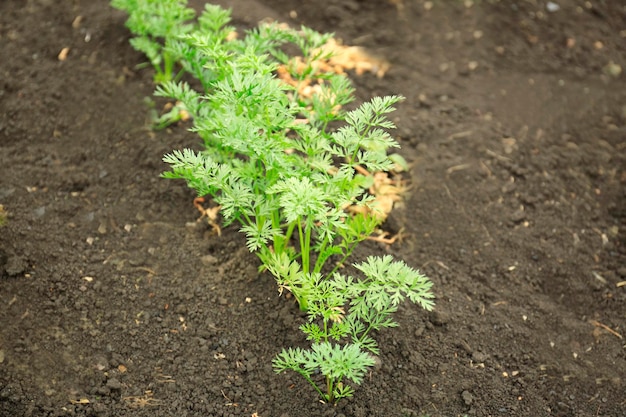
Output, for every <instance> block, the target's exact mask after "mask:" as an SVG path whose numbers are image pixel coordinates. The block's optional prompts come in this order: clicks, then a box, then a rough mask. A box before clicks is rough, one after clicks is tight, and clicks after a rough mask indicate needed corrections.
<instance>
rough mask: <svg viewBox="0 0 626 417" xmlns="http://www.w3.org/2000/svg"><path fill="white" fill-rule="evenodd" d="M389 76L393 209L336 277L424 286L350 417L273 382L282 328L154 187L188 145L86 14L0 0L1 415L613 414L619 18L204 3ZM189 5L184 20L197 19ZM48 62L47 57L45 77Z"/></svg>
mask: <svg viewBox="0 0 626 417" xmlns="http://www.w3.org/2000/svg"><path fill="white" fill-rule="evenodd" d="M221 4H222V5H223V6H231V7H232V8H233V16H234V22H235V24H236V25H237V26H238V27H240V28H249V27H252V26H255V25H256V23H257V22H258V21H260V20H262V19H265V18H271V19H276V20H280V21H284V22H288V23H290V24H292V25H299V24H306V25H308V26H311V27H313V28H315V29H317V30H320V31H333V32H335V33H336V35H337V37H338V38H341V39H342V40H343V41H344V42H345V43H346V44H350V45H359V46H362V47H365V48H367V49H368V50H369V51H370V52H371V53H373V54H375V55H377V56H378V57H380V58H381V59H385V60H387V61H389V62H390V64H391V67H390V69H389V71H388V72H387V73H386V74H385V76H384V77H383V78H377V77H376V76H375V75H370V74H364V75H362V76H356V75H355V74H352V76H353V79H354V82H355V85H356V88H357V95H358V99H359V100H366V99H368V98H370V97H372V96H376V95H384V94H392V93H393V94H402V95H404V96H406V98H407V99H406V101H404V102H403V103H402V104H401V105H400V106H398V110H397V112H395V113H394V114H393V117H394V120H395V121H396V123H397V125H398V130H397V131H396V132H395V134H396V135H397V137H398V138H399V140H400V142H401V144H402V150H401V153H402V155H403V156H404V157H405V158H406V159H407V160H408V161H409V162H410V164H411V170H410V174H409V177H410V183H411V187H410V191H409V192H408V193H407V195H406V196H405V201H404V203H403V204H399V205H398V206H397V207H396V209H395V210H394V211H393V212H392V214H391V216H390V217H389V219H388V221H387V223H386V224H385V226H384V227H385V229H386V230H387V231H388V232H390V233H392V234H394V233H398V232H402V236H403V239H401V240H400V241H397V242H396V243H394V244H392V245H385V244H381V243H377V242H367V243H364V244H363V245H362V246H361V247H360V248H359V249H358V250H357V252H356V254H355V256H354V260H359V259H363V258H364V257H366V256H368V255H371V254H375V255H382V254H386V253H391V254H393V255H394V256H396V257H397V258H399V259H403V260H404V261H406V262H407V263H408V264H410V265H411V266H414V267H416V268H419V269H420V270H421V271H422V272H423V273H425V274H426V275H428V276H429V277H430V278H431V279H432V281H433V282H434V284H435V285H434V291H435V293H436V296H437V300H436V302H437V304H436V309H435V311H434V312H432V313H428V312H425V311H424V310H421V309H420V308H419V307H418V306H415V305H411V304H407V305H403V306H402V307H401V308H400V310H399V311H398V313H397V316H396V318H397V320H398V322H399V323H400V327H399V328H398V329H391V330H385V331H382V332H380V333H379V334H378V335H377V337H378V340H379V342H380V347H381V356H380V363H379V364H378V365H377V366H376V367H375V368H374V369H372V371H371V373H370V374H368V375H367V378H366V379H365V381H364V382H363V384H362V385H361V386H359V387H357V389H356V394H355V396H354V397H353V398H352V399H348V400H345V401H343V402H341V403H340V404H339V405H337V406H332V405H328V404H322V403H320V402H319V401H318V397H317V394H316V392H315V391H314V390H313V389H312V387H310V386H309V385H308V384H307V383H306V382H305V381H304V380H303V379H302V378H300V377H299V376H298V375H295V374H289V373H285V374H280V375H277V374H275V373H274V372H273V370H272V367H271V359H272V358H273V357H274V355H275V354H276V353H277V352H279V351H280V350H281V349H282V348H283V347H287V346H306V341H305V340H304V338H303V336H302V334H301V333H300V332H299V331H298V326H299V325H300V324H301V323H303V321H304V317H303V315H302V314H301V313H300V312H299V311H298V308H297V306H296V305H295V304H294V302H293V300H292V299H289V298H288V297H285V296H284V295H283V296H282V297H281V296H279V294H278V292H277V288H276V285H275V282H274V280H273V279H272V277H271V276H269V275H268V274H267V273H260V274H259V273H258V266H259V263H258V260H257V258H256V257H255V256H254V255H251V254H249V253H248V252H247V250H246V247H245V242H244V239H243V237H242V235H241V234H239V232H238V231H237V230H236V229H235V228H234V227H228V228H225V229H224V230H223V234H222V236H221V237H218V236H216V235H215V233H213V231H212V229H211V227H210V226H209V225H207V224H206V223H204V222H200V223H198V222H196V219H197V217H198V211H197V210H196V209H195V208H194V207H193V205H192V200H193V198H194V194H193V192H192V191H191V190H189V189H187V188H186V187H185V185H184V184H183V183H182V182H177V181H168V180H164V179H161V178H159V174H160V173H161V172H162V171H164V170H166V168H167V167H166V165H165V164H164V163H162V162H161V158H162V156H163V155H164V154H165V153H167V152H169V151H171V150H172V149H175V148H182V147H186V146H191V147H194V146H197V145H198V143H199V140H198V139H197V138H196V137H195V136H194V135H193V134H191V133H189V132H187V131H186V129H185V126H174V127H172V128H170V129H167V130H164V131H158V132H155V131H151V129H150V128H149V117H148V115H149V110H150V109H149V107H147V106H146V104H145V103H146V102H145V100H144V99H145V98H146V97H151V95H152V92H153V90H154V85H153V84H152V73H151V72H150V70H148V69H146V70H138V69H137V68H136V66H137V64H140V63H141V62H142V61H143V57H142V56H141V55H140V54H139V53H137V52H135V51H134V50H132V49H131V47H130V46H129V44H128V39H129V33H128V32H127V30H126V29H125V27H124V22H125V16H124V15H123V14H122V13H121V12H119V11H115V10H112V9H111V8H110V7H109V5H108V2H107V1H104V0H98V1H86V0H73V1H70V0H64V1H52V0H29V1H18V0H4V1H2V2H0V46H1V47H0V204H2V205H3V206H4V209H5V210H6V211H7V212H8V213H9V215H8V219H7V220H8V221H7V224H6V225H4V226H3V227H2V228H0V416H2V417H10V416H16V417H20V416H36V417H39V416H103V417H108V416H151V417H158V416H178V417H183V416H247V417H251V416H259V417H270V416H274V417H288V416H291V417H299V416H359V417H360V416H425V415H429V416H461V415H469V416H612V417H617V416H624V415H626V394H625V392H626V380H625V378H626V285H624V284H625V282H626V127H625V125H626V123H625V122H626V83H625V78H624V77H625V74H624V69H626V32H625V31H626V10H625V6H624V5H623V3H622V2H620V1H599V0H598V1H595V0H591V1H583V0H571V1H558V0H557V1H555V2H545V1H542V0H528V1H499V2H498V1H477V0H475V1H474V2H473V3H472V2H471V1H465V2H463V1H432V2H424V1H421V0H405V1H403V2H402V1H394V2H387V1H383V0H380V1H357V0H345V1H337V0H319V1H316V2H300V1H295V0H293V1H292V0H266V1H263V0H241V1H230V2H227V1H222V2H221ZM193 5H194V6H197V7H201V4H200V2H194V3H193ZM64 48H69V49H68V50H66V51H65V52H64V54H65V53H66V56H65V57H64V56H61V58H65V59H59V54H60V52H61V51H62V50H63V49H64Z"/></svg>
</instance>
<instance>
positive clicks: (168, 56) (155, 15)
mask: <svg viewBox="0 0 626 417" xmlns="http://www.w3.org/2000/svg"><path fill="white" fill-rule="evenodd" d="M111 5H112V6H113V7H114V8H116V9H120V10H123V11H125V12H126V13H128V20H127V21H126V26H127V27H128V29H129V30H130V31H131V32H132V33H133V35H135V37H134V38H132V39H131V40H130V44H131V45H132V46H133V48H135V49H136V50H138V51H140V52H142V53H144V54H145V55H146V57H147V58H148V60H149V61H150V64H151V65H152V67H153V68H154V70H155V75H154V81H155V82H156V83H161V82H164V81H169V80H173V79H176V78H178V77H179V75H180V74H182V73H181V72H179V71H176V64H177V63H178V61H179V56H178V55H176V54H175V53H174V51H173V50H172V48H171V47H172V42H174V41H175V40H176V39H177V38H178V37H180V36H181V35H184V34H186V33H189V32H191V31H193V29H194V26H193V25H192V24H191V23H189V22H190V21H191V19H193V18H194V17H195V12H194V10H193V9H191V8H188V7H186V5H187V0H111Z"/></svg>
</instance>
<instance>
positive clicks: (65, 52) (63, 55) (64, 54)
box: [57, 47, 70, 61]
mask: <svg viewBox="0 0 626 417" xmlns="http://www.w3.org/2000/svg"><path fill="white" fill-rule="evenodd" d="M69 53H70V48H68V47H65V48H63V49H61V52H59V56H58V57H57V58H58V59H59V61H65V60H66V59H67V55H68V54H69Z"/></svg>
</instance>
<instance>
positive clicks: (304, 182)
mask: <svg viewBox="0 0 626 417" xmlns="http://www.w3.org/2000/svg"><path fill="white" fill-rule="evenodd" d="M114 1H116V0H114ZM146 1H147V0H146ZM178 3H180V2H178ZM229 20H230V15H229V12H228V11H224V10H223V9H221V8H219V7H217V6H206V8H205V10H204V12H203V13H202V15H201V16H200V17H199V19H198V22H197V23H195V24H194V26H193V30H191V31H186V30H183V31H180V32H177V31H173V32H172V33H175V35H174V38H175V39H171V40H168V39H166V40H165V42H166V44H168V45H169V46H168V50H169V51H172V56H176V57H177V58H178V61H177V62H178V65H179V66H180V67H181V68H183V69H184V71H185V72H187V73H188V74H189V75H190V76H191V77H193V78H195V79H196V80H197V82H194V83H193V85H195V86H196V87H193V86H192V84H190V83H188V82H186V81H180V80H167V81H164V82H162V83H160V84H159V85H158V86H157V90H156V94H157V95H158V96H162V97H167V98H170V99H173V100H176V102H177V103H179V104H178V105H179V106H180V107H181V108H184V109H185V111H186V112H187V113H188V114H189V115H190V117H191V118H192V119H193V126H192V127H191V131H193V132H195V133H197V134H198V135H199V136H200V138H201V139H202V141H203V143H204V149H203V150H202V151H200V152H194V151H192V150H189V149H185V150H176V151H173V152H172V153H170V154H168V155H166V156H165V157H164V161H165V162H166V163H168V164H169V165H170V168H171V170H170V171H168V172H165V173H164V174H163V176H164V177H165V178H177V179H184V180H185V181H186V182H187V184H188V185H189V187H191V188H192V189H194V190H195V191H196V192H197V194H198V195H199V196H207V195H210V196H211V197H212V198H213V199H214V201H215V202H216V203H217V204H219V206H220V207H221V210H220V213H221V215H222V217H223V219H224V222H225V223H226V224H231V223H237V224H239V226H240V230H241V231H242V232H243V233H244V234H245V236H246V244H247V247H248V249H249V250H250V251H251V252H253V253H256V254H257V255H258V257H259V259H260V260H261V262H262V269H264V270H267V271H269V272H270V273H271V274H272V275H273V276H274V277H275V278H276V281H277V284H278V288H279V291H280V292H281V293H282V292H283V291H288V292H290V293H291V294H293V296H294V298H295V299H296V300H297V302H298V304H299V306H300V308H301V309H302V310H303V311H306V313H307V317H308V320H307V323H306V324H305V325H303V326H301V327H300V329H301V330H302V331H303V332H304V334H305V335H306V337H307V339H308V340H309V341H310V342H311V347H310V349H301V348H289V349H284V350H283V351H282V352H281V353H280V354H278V355H277V357H276V358H275V359H274V361H273V365H274V368H275V370H276V371H277V372H282V371H285V370H293V371H295V372H297V373H299V374H300V375H302V376H303V377H304V378H305V379H306V380H307V381H309V382H310V383H311V384H312V385H313V386H314V387H315V389H316V390H317V391H318V393H319V394H320V395H321V397H322V398H323V400H324V401H326V402H331V403H334V402H336V401H338V400H339V399H341V398H344V397H348V396H351V395H352V393H353V388H352V387H351V386H350V385H349V381H351V382H352V383H354V384H359V383H360V382H361V381H362V379H363V376H364V375H365V373H366V372H367V369H368V368H369V367H371V366H372V365H373V364H374V355H377V354H378V353H379V350H378V347H377V345H376V342H375V339H374V334H373V332H375V331H378V330H380V329H383V328H387V327H394V326H396V325H397V324H396V322H394V321H393V319H392V314H393V313H394V312H395V311H396V310H397V307H398V305H399V304H400V302H402V301H404V300H405V299H408V300H410V301H412V302H415V303H418V304H419V305H421V306H422V307H423V308H426V309H431V308H432V306H433V302H432V298H433V294H432V292H431V285H432V284H431V282H430V281H429V280H428V279H427V278H426V277H424V276H423V275H421V274H420V273H419V272H418V271H417V270H415V269H412V268H410V267H409V266H407V265H406V264H405V263H403V262H398V261H394V260H393V259H392V257H391V256H385V257H382V258H377V257H370V258H368V259H367V260H366V261H365V262H362V263H359V264H355V265H354V268H355V270H356V271H359V272H360V274H362V276H361V277H358V278H357V277H353V276H350V275H344V274H342V273H340V267H341V266H343V265H345V264H346V263H347V261H348V259H349V257H350V255H351V254H352V253H353V252H354V250H355V248H356V247H357V245H358V244H359V243H360V242H362V241H363V240H365V239H367V238H368V236H370V235H371V234H372V233H373V232H374V231H375V229H376V228H377V227H379V226H380V224H381V222H382V219H383V218H384V216H377V215H376V211H377V210H378V208H377V206H376V202H375V200H374V196H372V195H371V194H370V193H368V189H369V188H370V186H371V185H372V181H373V179H372V175H369V173H372V172H381V171H382V172H384V171H389V170H391V169H392V168H393V167H394V165H395V163H396V160H397V159H395V158H394V157H393V156H391V155H389V151H390V150H391V149H392V148H397V147H398V146H399V145H398V143H397V141H396V140H395V139H394V138H393V137H392V136H391V135H390V134H389V129H392V128H394V127H395V126H394V124H393V123H392V122H391V121H390V120H389V119H388V118H387V115H388V114H389V113H390V112H392V111H393V110H394V105H395V104H397V103H398V102H399V101H401V100H402V97H400V96H386V97H375V98H373V99H372V100H370V101H367V102H365V103H363V104H361V105H360V106H358V107H356V108H355V109H354V110H351V111H346V110H344V109H345V106H346V105H347V104H350V103H352V102H353V100H354V98H353V95H352V94H353V88H352V86H351V84H350V82H349V80H348V78H347V77H346V76H344V75H340V74H336V73H333V72H320V71H319V70H318V68H317V67H316V65H317V62H318V61H319V60H320V59H323V58H324V57H325V52H323V48H321V47H322V45H324V43H325V42H326V41H327V40H328V39H329V38H330V35H327V34H320V33H317V32H315V31H313V30H311V29H308V28H300V29H298V30H294V29H291V28H288V27H285V26H281V25H277V24H269V25H261V26H259V27H257V28H255V29H251V30H249V31H247V32H246V33H245V36H243V37H242V38H241V39H239V38H238V37H235V36H232V32H233V29H232V28H231V27H229V26H228V23H229ZM287 50H291V51H297V53H299V54H300V56H301V57H300V58H299V59H294V58H293V56H291V55H289V54H287V53H286V52H285V51H287ZM280 72H282V73H283V74H284V73H285V72H286V73H287V74H288V79H289V80H290V82H285V80H284V79H282V78H279V77H278V76H277V74H279V73H280ZM312 77H315V79H316V85H315V87H316V90H315V91H316V93H315V94H312V95H311V94H305V93H304V92H305V91H306V90H305V89H303V88H302V87H303V86H305V87H306V86H309V84H310V81H311V78H312ZM319 378H321V380H320V379H319Z"/></svg>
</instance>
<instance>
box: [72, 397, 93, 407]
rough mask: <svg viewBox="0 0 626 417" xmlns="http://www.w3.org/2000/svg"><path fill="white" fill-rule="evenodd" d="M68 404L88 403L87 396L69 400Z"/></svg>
mask: <svg viewBox="0 0 626 417" xmlns="http://www.w3.org/2000/svg"><path fill="white" fill-rule="evenodd" d="M70 404H72V405H76V404H89V399H88V398H79V399H78V400H70Z"/></svg>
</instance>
